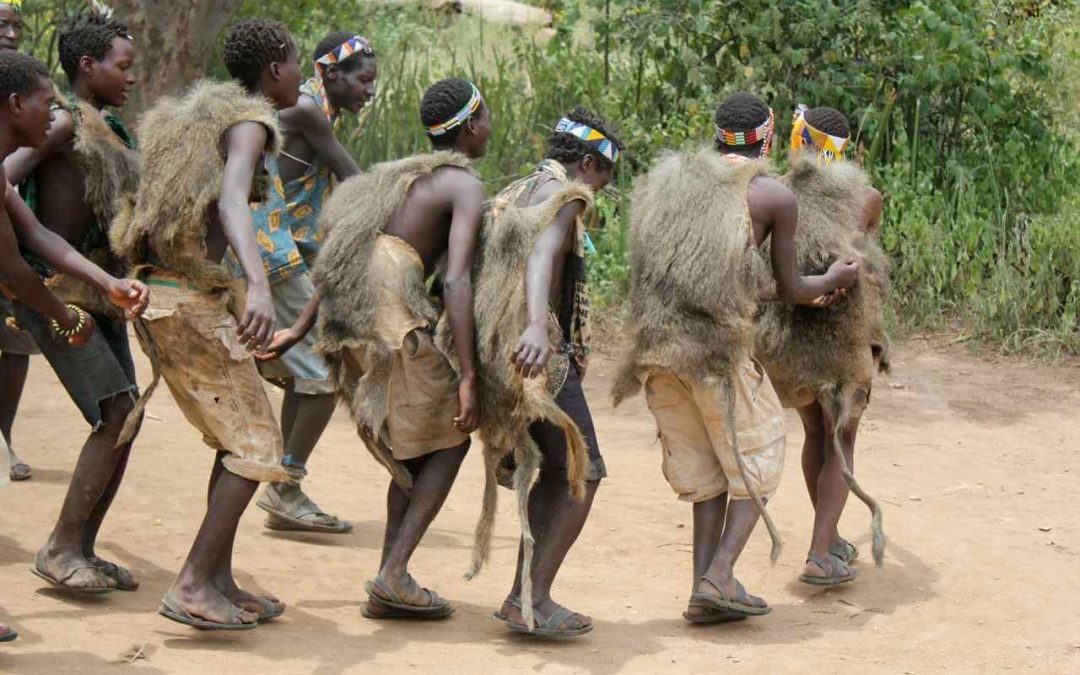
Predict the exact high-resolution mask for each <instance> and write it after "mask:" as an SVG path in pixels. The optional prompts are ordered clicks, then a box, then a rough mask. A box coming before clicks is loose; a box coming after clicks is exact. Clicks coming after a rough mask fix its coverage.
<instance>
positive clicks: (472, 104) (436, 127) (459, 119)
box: [427, 82, 484, 136]
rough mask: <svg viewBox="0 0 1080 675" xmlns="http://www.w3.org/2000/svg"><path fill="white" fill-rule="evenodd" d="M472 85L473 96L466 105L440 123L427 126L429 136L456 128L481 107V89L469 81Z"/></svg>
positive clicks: (440, 134) (442, 133)
mask: <svg viewBox="0 0 1080 675" xmlns="http://www.w3.org/2000/svg"><path fill="white" fill-rule="evenodd" d="M469 86H470V87H472V98H470V99H469V102H468V103H466V104H465V107H464V108H462V109H461V110H459V111H458V113H457V114H456V115H454V116H453V117H451V118H450V119H448V120H446V121H445V122H439V123H438V124H432V125H431V126H430V127H428V128H427V133H428V136H442V135H444V134H446V133H447V132H449V131H451V130H453V129H456V128H457V127H459V126H461V125H462V124H464V123H465V122H466V121H467V120H468V119H469V118H470V117H472V115H473V113H475V112H476V111H477V110H479V109H480V104H481V103H482V102H483V100H484V99H483V97H481V96H480V90H479V89H477V88H476V85H475V84H473V83H472V82H470V83H469Z"/></svg>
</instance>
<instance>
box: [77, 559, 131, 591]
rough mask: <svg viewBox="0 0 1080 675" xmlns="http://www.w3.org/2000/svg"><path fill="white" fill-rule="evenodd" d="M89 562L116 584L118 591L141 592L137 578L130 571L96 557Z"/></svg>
mask: <svg viewBox="0 0 1080 675" xmlns="http://www.w3.org/2000/svg"><path fill="white" fill-rule="evenodd" d="M88 560H89V561H90V564H91V565H93V566H94V567H96V568H97V570H98V571H99V572H101V573H102V574H104V575H105V576H107V577H109V578H110V579H112V580H113V581H115V582H116V590H118V591H137V590H139V581H138V579H136V578H135V575H134V574H132V573H131V571H130V570H128V569H126V568H123V567H120V566H119V565H117V564H116V563H114V562H109V561H108V560H103V559H101V558H99V557H97V556H96V555H95V556H92V557H90V558H88Z"/></svg>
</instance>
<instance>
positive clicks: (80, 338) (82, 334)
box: [62, 312, 94, 347]
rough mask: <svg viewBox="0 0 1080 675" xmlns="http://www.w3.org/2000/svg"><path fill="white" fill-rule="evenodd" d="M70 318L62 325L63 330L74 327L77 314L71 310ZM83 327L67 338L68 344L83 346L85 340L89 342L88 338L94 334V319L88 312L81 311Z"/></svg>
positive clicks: (77, 318)
mask: <svg viewBox="0 0 1080 675" xmlns="http://www.w3.org/2000/svg"><path fill="white" fill-rule="evenodd" d="M71 314H72V319H71V321H70V322H69V323H68V324H67V325H66V326H62V327H63V328H64V329H65V330H66V329H68V328H74V327H75V326H76V324H78V323H79V315H78V313H77V312H72V313H71ZM83 317H84V319H83V327H82V330H81V331H79V332H78V333H76V334H74V335H72V336H71V337H69V338H68V339H67V341H68V344H69V345H71V346H72V347H85V346H86V343H87V342H90V338H91V337H93V335H94V319H93V317H91V316H90V313H89V312H83Z"/></svg>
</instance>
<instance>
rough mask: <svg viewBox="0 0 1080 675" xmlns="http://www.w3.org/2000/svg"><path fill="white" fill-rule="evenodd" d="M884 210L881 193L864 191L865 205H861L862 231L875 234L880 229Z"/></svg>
mask: <svg viewBox="0 0 1080 675" xmlns="http://www.w3.org/2000/svg"><path fill="white" fill-rule="evenodd" d="M884 210H885V200H884V199H883V198H882V196H881V193H880V192H878V191H877V190H875V189H874V188H870V189H868V190H867V191H866V204H864V205H863V231H864V232H866V233H867V234H877V232H878V229H879V228H880V227H881V214H882V211H884Z"/></svg>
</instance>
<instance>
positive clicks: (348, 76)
mask: <svg viewBox="0 0 1080 675" xmlns="http://www.w3.org/2000/svg"><path fill="white" fill-rule="evenodd" d="M378 77H379V64H378V62H377V61H376V60H375V57H374V56H362V57H360V66H359V67H356V68H337V67H332V68H330V70H328V71H327V73H326V76H325V78H324V79H325V80H326V91H327V95H329V96H330V99H331V101H330V102H331V104H333V106H334V107H335V108H337V109H339V110H348V111H349V112H351V113H353V114H356V113H359V112H360V111H361V110H363V109H364V107H365V106H366V105H367V104H368V103H371V101H372V99H374V98H375V80H377V79H378Z"/></svg>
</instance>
